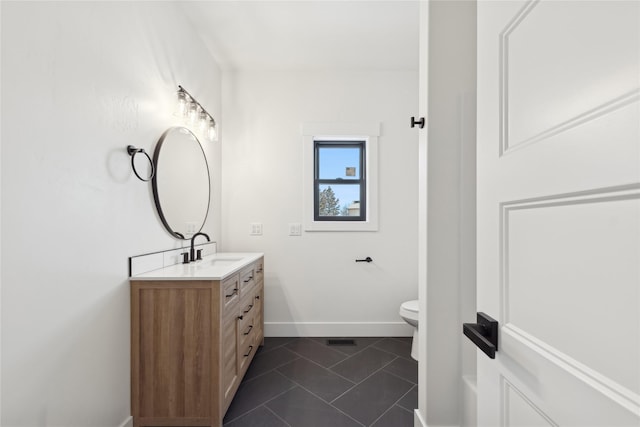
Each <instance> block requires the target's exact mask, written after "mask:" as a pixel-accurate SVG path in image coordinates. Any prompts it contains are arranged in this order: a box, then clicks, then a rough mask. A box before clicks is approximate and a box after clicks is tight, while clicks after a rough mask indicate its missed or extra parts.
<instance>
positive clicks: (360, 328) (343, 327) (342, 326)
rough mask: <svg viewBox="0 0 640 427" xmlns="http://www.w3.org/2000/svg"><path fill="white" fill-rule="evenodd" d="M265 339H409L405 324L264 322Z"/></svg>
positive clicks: (411, 330) (411, 328)
mask: <svg viewBox="0 0 640 427" xmlns="http://www.w3.org/2000/svg"><path fill="white" fill-rule="evenodd" d="M264 336H265V337H411V336H413V327H412V326H410V325H408V324H406V323H405V322H265V323H264Z"/></svg>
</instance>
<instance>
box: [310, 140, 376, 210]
mask: <svg viewBox="0 0 640 427" xmlns="http://www.w3.org/2000/svg"><path fill="white" fill-rule="evenodd" d="M364 159H365V141H314V165H315V167H314V169H315V173H314V176H315V179H314V185H313V219H314V221H365V220H366V215H365V212H366V211H367V209H366V206H367V192H366V188H367V187H366V179H365V173H364V166H365V161H364Z"/></svg>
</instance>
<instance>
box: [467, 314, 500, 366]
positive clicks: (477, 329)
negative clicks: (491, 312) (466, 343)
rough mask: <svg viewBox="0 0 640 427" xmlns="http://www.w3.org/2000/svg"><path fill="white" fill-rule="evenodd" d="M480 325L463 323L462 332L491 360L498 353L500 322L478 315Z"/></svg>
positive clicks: (484, 315)
mask: <svg viewBox="0 0 640 427" xmlns="http://www.w3.org/2000/svg"><path fill="white" fill-rule="evenodd" d="M477 322H478V323H463V324H462V332H463V333H464V334H465V335H466V337H467V338H469V339H470V340H471V341H473V343H474V344H475V345H477V346H478V348H480V350H482V351H483V352H484V353H485V354H486V355H487V356H489V357H490V358H491V359H495V358H496V351H498V321H497V320H495V319H492V318H491V317H489V316H487V315H486V314H484V313H477Z"/></svg>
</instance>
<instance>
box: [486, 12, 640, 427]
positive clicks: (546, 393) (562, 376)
mask: <svg viewBox="0 0 640 427" xmlns="http://www.w3.org/2000/svg"><path fill="white" fill-rule="evenodd" d="M639 80H640V2H639V1H619V2H618V1H544V0H541V1H516V0H513V1H497V2H493V1H483V0H481V1H479V2H478V311H482V312H485V313H487V314H488V315H490V316H491V317H493V318H495V319H496V320H498V321H499V349H498V352H497V353H496V357H495V359H490V358H489V357H487V356H486V355H485V354H484V353H482V352H481V351H478V356H477V358H478V359H477V361H478V421H479V425H481V426H486V427H495V426H579V427H586V426H607V427H613V426H640V109H639V101H640V82H639Z"/></svg>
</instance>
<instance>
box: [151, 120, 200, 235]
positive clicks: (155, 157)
mask: <svg viewBox="0 0 640 427" xmlns="http://www.w3.org/2000/svg"><path fill="white" fill-rule="evenodd" d="M181 129H184V130H186V131H187V132H189V134H190V135H191V136H192V137H193V138H194V140H195V142H196V143H197V144H198V148H200V151H201V152H202V158H203V159H204V163H205V166H206V169H207V187H208V188H209V191H208V193H209V197H208V199H207V210H206V212H205V214H204V219H203V220H202V224H201V225H200V228H198V230H197V231H196V233H199V232H201V231H202V228H203V227H204V224H205V223H206V222H207V218H208V217H209V208H210V207H211V172H210V171H209V162H208V161H207V155H206V154H205V152H204V149H203V148H202V143H201V142H200V140H199V139H198V137H197V136H196V135H195V134H194V133H193V132H192V131H191V129H189V128H187V127H184V126H172V127H170V128H168V129H167V130H165V131H164V132H163V134H162V135H161V136H160V139H159V140H158V143H157V144H156V148H155V150H154V152H153V165H154V167H155V174H154V176H153V179H152V180H151V187H152V189H153V201H154V203H155V205H156V212H157V213H158V216H159V217H160V221H162V225H164V227H165V229H166V230H167V231H168V232H169V234H171V236H172V237H175V238H176V239H180V240H189V238H187V237H185V236H183V235H182V233H179V232H177V231H174V230H173V229H172V228H171V226H170V225H169V223H168V222H167V218H166V217H165V215H164V212H163V211H162V206H161V205H160V197H159V195H158V181H157V177H158V159H159V158H160V152H161V150H162V145H163V144H164V143H165V141H166V139H167V136H168V135H169V133H170V132H172V131H177V130H181ZM194 234H195V233H194Z"/></svg>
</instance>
